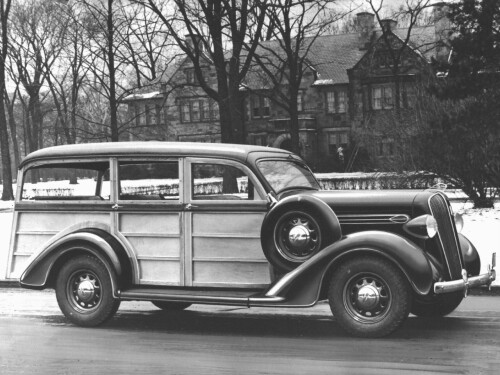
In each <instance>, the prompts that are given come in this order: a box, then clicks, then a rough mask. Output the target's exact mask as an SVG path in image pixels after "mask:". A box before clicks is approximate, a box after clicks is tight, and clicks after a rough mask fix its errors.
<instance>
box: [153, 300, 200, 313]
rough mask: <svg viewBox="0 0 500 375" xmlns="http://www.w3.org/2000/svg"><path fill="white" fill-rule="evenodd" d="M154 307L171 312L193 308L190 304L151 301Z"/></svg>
mask: <svg viewBox="0 0 500 375" xmlns="http://www.w3.org/2000/svg"><path fill="white" fill-rule="evenodd" d="M151 302H152V303H153V305H155V306H156V307H158V308H160V309H162V310H170V311H179V310H184V309H187V308H188V307H189V306H191V304H190V303H188V302H170V301H151Z"/></svg>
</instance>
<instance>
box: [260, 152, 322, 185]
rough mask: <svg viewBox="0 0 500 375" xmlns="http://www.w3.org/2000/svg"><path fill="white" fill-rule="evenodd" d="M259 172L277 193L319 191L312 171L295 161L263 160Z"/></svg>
mask: <svg viewBox="0 0 500 375" xmlns="http://www.w3.org/2000/svg"><path fill="white" fill-rule="evenodd" d="M257 166H258V168H259V170H260V171H261V172H262V174H263V175H264V177H265V178H266V180H267V181H268V182H269V184H270V185H271V187H272V188H273V189H274V191H275V192H276V193H279V192H281V191H283V190H287V189H294V188H296V189H319V184H318V181H317V180H316V178H315V177H314V175H313V174H312V172H311V170H310V169H309V168H308V167H307V166H306V165H304V164H302V163H299V162H297V161H295V160H261V161H259V162H258V163H257Z"/></svg>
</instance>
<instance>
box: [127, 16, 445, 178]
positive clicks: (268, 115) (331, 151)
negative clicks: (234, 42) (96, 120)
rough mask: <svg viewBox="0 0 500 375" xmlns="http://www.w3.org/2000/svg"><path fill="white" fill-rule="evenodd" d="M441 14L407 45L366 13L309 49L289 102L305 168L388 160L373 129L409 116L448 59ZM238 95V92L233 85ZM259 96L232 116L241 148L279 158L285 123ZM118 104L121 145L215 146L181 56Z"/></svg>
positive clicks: (208, 116)
mask: <svg viewBox="0 0 500 375" xmlns="http://www.w3.org/2000/svg"><path fill="white" fill-rule="evenodd" d="M441 15H442V13H441V10H440V9H437V10H436V11H435V22H434V24H432V25H428V26H419V27H413V28H412V29H411V35H410V38H409V42H408V43H407V44H406V43H405V42H404V40H405V39H406V36H407V33H408V29H405V28H398V27H397V24H396V22H395V21H393V20H384V21H383V22H382V27H383V29H382V30H381V29H380V28H377V27H376V26H375V17H374V15H373V14H371V13H360V14H358V15H357V26H358V30H357V32H356V33H351V34H340V35H327V36H320V37H318V38H317V39H316V40H315V41H314V44H313V46H312V48H311V49H310V52H309V54H308V56H307V58H308V63H309V66H308V69H307V70H306V71H305V72H304V75H303V80H302V84H301V88H300V96H299V102H298V107H299V112H300V114H299V128H300V129H299V139H300V147H301V154H302V156H303V157H304V158H305V159H306V161H307V162H308V163H309V165H310V166H311V167H313V168H314V169H315V170H317V171H344V170H349V169H352V163H353V161H354V160H355V159H356V157H357V156H358V155H359V154H360V152H359V151H360V149H363V150H365V153H366V155H368V158H370V159H371V160H372V161H374V162H375V165H376V162H377V160H383V159H384V158H390V157H391V156H392V155H393V154H394V152H395V148H396V147H397V146H398V142H399V141H398V140H397V139H395V138H394V137H387V136H386V135H385V134H384V131H382V130H381V131H380V132H378V131H377V129H379V128H380V129H383V128H384V126H386V125H387V124H388V123H389V122H388V121H389V120H388V119H389V118H390V117H391V116H392V115H393V113H394V111H396V110H397V111H398V113H400V112H404V111H405V110H406V109H408V108H411V107H412V103H413V102H414V100H415V88H416V87H418V86H419V85H420V84H421V83H422V82H425V81H426V80H428V79H430V78H431V77H434V76H435V73H434V72H433V71H432V66H431V65H432V64H431V63H432V61H433V60H441V59H447V58H448V54H449V50H448V49H447V48H446V44H445V43H444V42H443V40H444V38H443V35H444V33H445V31H446V30H447V28H448V27H449V22H448V21H447V19H446V17H442V16H441ZM383 30H385V31H386V35H387V38H386V37H384V33H383ZM269 43H272V42H269ZM401 46H406V48H404V49H402V50H403V53H402V54H401V59H400V60H399V61H400V63H399V67H398V69H397V71H396V74H395V73H394V71H395V69H394V62H393V61H394V59H393V55H391V49H392V51H393V52H394V51H397V50H398V49H400V48H401ZM205 61H206V66H204V68H203V71H204V77H205V78H206V79H207V81H208V82H209V83H210V84H212V85H213V87H214V88H215V87H216V75H215V70H214V67H213V65H212V64H211V63H210V58H209V57H208V56H206V59H205ZM396 76H397V78H396ZM242 90H247V88H246V87H245V86H244V85H242ZM264 90H265V88H262V90H260V91H259V90H255V89H252V90H247V95H246V100H245V105H244V108H242V110H243V111H244V112H245V132H246V139H247V143H249V144H257V145H268V146H273V147H279V148H285V149H286V148H288V147H290V134H289V130H288V126H289V125H288V123H289V116H287V112H286V111H284V110H283V109H282V108H280V107H279V106H278V105H276V104H275V103H274V102H272V101H271V100H270V99H269V98H268V97H266V96H265V95H262V94H261V93H262V91H264ZM396 94H397V95H396ZM396 97H398V98H399V100H398V103H396ZM124 102H125V103H127V104H128V110H129V117H130V128H131V131H130V139H131V140H132V139H154V140H166V141H181V142H182V141H196V142H220V126H219V123H218V106H217V103H216V102H213V101H212V100H211V99H209V98H208V96H207V95H206V93H205V92H204V91H203V90H202V89H201V88H199V87H197V86H196V76H195V74H194V69H193V66H192V64H191V62H190V60H189V59H188V58H187V57H186V58H185V59H184V60H183V61H181V62H180V63H179V64H178V65H177V66H175V67H172V68H171V69H169V70H167V71H166V72H165V73H164V74H163V76H162V77H160V78H159V79H158V80H157V81H156V82H152V83H151V85H149V86H148V87H147V88H145V89H142V90H139V91H138V92H136V93H135V94H134V95H130V96H129V97H127V98H125V100H124ZM363 134H364V135H369V136H368V139H366V137H365V139H363ZM374 134H375V136H374ZM360 135H361V136H360ZM399 146H400V144H399ZM372 164H373V163H372Z"/></svg>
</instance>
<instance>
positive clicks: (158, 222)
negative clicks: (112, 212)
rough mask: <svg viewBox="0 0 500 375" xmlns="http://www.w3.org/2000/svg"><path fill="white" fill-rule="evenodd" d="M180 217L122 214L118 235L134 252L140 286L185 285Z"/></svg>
mask: <svg viewBox="0 0 500 375" xmlns="http://www.w3.org/2000/svg"><path fill="white" fill-rule="evenodd" d="M180 220H181V214H180V213H179V212H157V213H148V212H120V213H118V228H119V232H120V233H121V234H122V235H123V236H124V237H125V238H126V239H127V241H128V242H129V243H130V245H131V247H132V248H133V251H134V254H135V257H136V258H137V262H138V265H139V284H147V285H182V269H183V267H182V262H181V254H182V247H181V238H182V236H181V233H182V231H181V225H180Z"/></svg>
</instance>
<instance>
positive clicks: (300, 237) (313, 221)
mask: <svg viewBox="0 0 500 375" xmlns="http://www.w3.org/2000/svg"><path fill="white" fill-rule="evenodd" d="M341 236H342V233H341V230H340V223H339V221H338V219H337V216H336V215H335V213H334V212H333V210H332V209H331V208H330V207H329V206H328V205H327V204H326V203H325V202H323V201H321V200H320V199H318V198H315V197H312V196H307V199H304V197H301V198H299V197H289V198H287V199H286V200H285V201H283V202H279V203H278V204H277V205H276V206H275V207H273V208H272V209H271V211H270V212H269V213H268V214H267V216H266V217H265V219H264V222H263V224H262V229H261V243H262V249H263V251H264V254H265V256H266V258H267V259H268V260H269V262H270V263H271V264H272V265H273V266H274V267H275V269H276V270H277V271H278V272H282V273H283V272H289V271H291V270H293V269H295V268H296V267H297V266H299V265H300V264H302V263H304V262H305V261H306V260H308V259H310V258H312V257H313V256H314V255H316V254H317V253H318V252H319V251H321V250H322V249H323V248H325V247H326V246H328V245H330V244H331V243H333V242H335V241H337V240H338V239H340V238H341Z"/></svg>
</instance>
